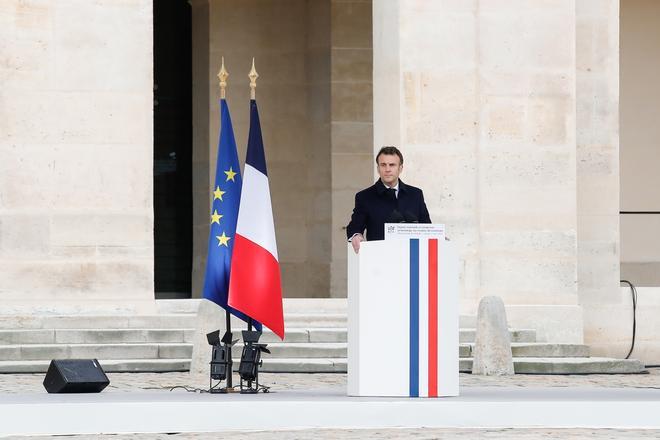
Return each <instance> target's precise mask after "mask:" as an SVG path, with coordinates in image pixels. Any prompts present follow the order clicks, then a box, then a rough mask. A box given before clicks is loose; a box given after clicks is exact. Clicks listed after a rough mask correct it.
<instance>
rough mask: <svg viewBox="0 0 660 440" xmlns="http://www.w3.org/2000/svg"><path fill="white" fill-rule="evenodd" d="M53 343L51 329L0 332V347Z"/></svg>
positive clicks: (53, 333)
mask: <svg viewBox="0 0 660 440" xmlns="http://www.w3.org/2000/svg"><path fill="white" fill-rule="evenodd" d="M53 342H55V332H54V330H52V329H44V330H39V329H28V330H23V329H21V330H0V345H13V344H51V343H53Z"/></svg>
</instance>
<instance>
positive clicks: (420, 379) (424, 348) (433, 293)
mask: <svg viewBox="0 0 660 440" xmlns="http://www.w3.org/2000/svg"><path fill="white" fill-rule="evenodd" d="M420 261H428V265H426V264H422V265H420ZM438 275H439V274H438V240H437V239H435V238H432V239H427V240H420V239H416V238H413V239H410V291H409V294H410V316H409V322H410V327H409V338H410V350H409V351H410V352H409V367H410V369H409V371H410V377H409V395H410V397H437V396H438V306H439V301H438V286H439V284H438V283H439V277H438Z"/></svg>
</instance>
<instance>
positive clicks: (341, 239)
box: [330, 0, 376, 297]
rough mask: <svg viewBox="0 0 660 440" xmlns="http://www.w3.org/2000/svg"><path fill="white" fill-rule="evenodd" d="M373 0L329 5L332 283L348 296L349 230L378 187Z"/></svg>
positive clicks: (334, 289) (341, 294)
mask: <svg viewBox="0 0 660 440" xmlns="http://www.w3.org/2000/svg"><path fill="white" fill-rule="evenodd" d="M371 14H372V12H371V0H366V1H365V0H351V1H345V0H341V1H339V0H332V2H331V29H330V32H331V44H332V50H331V55H330V63H331V98H330V99H331V104H330V111H331V119H332V124H331V125H332V127H331V151H332V153H331V156H332V159H331V170H332V225H331V229H330V231H331V234H330V239H331V243H332V244H331V246H332V271H331V277H332V281H331V283H330V296H332V297H346V282H347V281H346V229H345V227H346V225H347V224H348V221H349V219H350V214H351V212H352V210H353V204H354V196H355V193H356V192H358V191H359V190H361V189H364V188H366V187H367V186H369V185H371V184H373V182H374V170H375V169H376V165H375V161H374V154H373V124H372V109H373V108H374V106H373V103H372V79H371V75H372V57H373V53H372V49H371V40H372V19H371Z"/></svg>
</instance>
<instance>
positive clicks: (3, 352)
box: [0, 345, 21, 361]
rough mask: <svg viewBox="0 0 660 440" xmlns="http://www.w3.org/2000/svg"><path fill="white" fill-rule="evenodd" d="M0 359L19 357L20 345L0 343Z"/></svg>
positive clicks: (17, 358)
mask: <svg viewBox="0 0 660 440" xmlns="http://www.w3.org/2000/svg"><path fill="white" fill-rule="evenodd" d="M0 359H2V360H5V361H16V360H19V359H21V347H20V346H19V345H0Z"/></svg>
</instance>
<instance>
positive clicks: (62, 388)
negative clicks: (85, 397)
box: [44, 359, 110, 393]
mask: <svg viewBox="0 0 660 440" xmlns="http://www.w3.org/2000/svg"><path fill="white" fill-rule="evenodd" d="M109 384H110V380H109V379H108V376H106V375H105V373H104V372H103V368H101V365H100V364H99V361H97V360H96V359H62V360H57V359H54V360H52V361H50V366H49V367H48V372H47V373H46V377H45V378H44V387H45V388H46V391H48V392H49V393H99V392H101V391H102V390H103V389H104V388H105V387H107V386H108V385H109Z"/></svg>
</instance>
